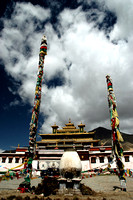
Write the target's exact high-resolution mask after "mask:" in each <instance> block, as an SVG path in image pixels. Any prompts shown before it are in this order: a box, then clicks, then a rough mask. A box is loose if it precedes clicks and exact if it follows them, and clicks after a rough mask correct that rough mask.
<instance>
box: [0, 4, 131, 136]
mask: <svg viewBox="0 0 133 200" xmlns="http://www.w3.org/2000/svg"><path fill="white" fill-rule="evenodd" d="M103 2H104V1H102V4H101V5H100V10H98V8H97V9H95V10H93V9H91V13H92V14H93V12H94V13H95V14H97V16H98V18H97V20H94V19H93V20H92V18H90V19H88V14H87V12H86V11H84V9H82V6H81V5H80V7H78V8H77V9H73V10H72V9H71V10H70V9H64V10H63V11H62V12H61V13H60V14H59V15H58V21H57V22H58V23H57V22H56V25H57V27H56V30H55V28H53V26H52V24H51V23H50V20H49V19H50V17H51V14H50V10H47V9H43V8H41V7H39V6H33V5H31V4H30V3H29V4H23V3H18V4H16V7H15V9H14V12H13V14H12V18H11V20H6V19H5V20H4V29H3V32H2V37H1V45H2V49H3V52H2V54H1V56H2V58H3V61H4V63H5V70H6V71H7V72H8V73H9V74H10V75H11V76H12V77H13V78H14V79H15V80H17V81H20V86H19V88H18V90H17V91H16V92H17V93H18V94H19V95H20V97H21V99H22V100H23V102H27V101H28V102H29V103H30V104H31V105H32V104H33V98H34V88H35V84H36V74H37V65H38V53H39V45H40V40H41V37H42V35H43V33H45V35H46V36H47V40H48V55H47V56H46V58H45V67H44V79H45V81H44V83H43V89H42V101H41V114H42V116H45V121H44V124H43V125H42V127H41V129H40V131H41V132H44V133H48V132H49V131H51V128H50V126H51V125H53V124H54V123H55V122H56V124H57V125H60V126H62V125H64V123H65V122H67V121H68V119H69V118H71V120H72V121H73V122H74V123H75V125H77V124H78V123H80V122H81V121H82V122H83V123H85V124H86V129H87V130H91V129H93V128H96V127H98V126H104V127H107V128H108V127H109V126H110V122H109V111H108V102H107V89H106V88H107V87H106V80H105V76H106V75H107V74H110V75H111V77H112V79H113V84H114V91H115V94H116V99H117V104H118V113H119V115H120V121H121V125H120V126H121V131H125V132H128V133H132V120H133V116H132V112H131V107H132V106H133V101H132V100H131V99H133V91H132V90H133V87H132V85H133V81H132V77H131V76H132V71H133V69H132V61H133V60H132V57H133V56H132V55H131V53H132V46H133V45H132V41H133V39H132V34H131V33H132V28H131V27H132V19H131V15H130V14H129V13H128V11H126V9H125V8H124V6H127V5H126V4H124V3H122V5H121V6H123V12H120V9H119V4H121V3H120V1H118V2H115V1H113V2H114V4H115V5H116V6H114V5H113V3H110V1H107V2H106V1H105V2H104V4H103ZM86 3H87V2H86ZM129 3H130V10H132V9H133V5H132V3H131V2H130V1H129ZM101 7H103V10H101ZM105 8H106V9H105ZM107 9H108V10H109V11H110V12H111V11H112V12H114V13H115V15H116V17H117V20H116V23H115V25H114V26H112V27H111V28H109V31H108V32H107V31H105V29H104V28H100V27H99V26H98V23H101V26H103V27H104V17H105V10H107ZM88 12H89V11H88ZM40 13H41V14H40ZM91 16H92V15H91ZM123 16H126V19H127V21H128V25H127V24H125V22H124V20H122V19H123ZM125 28H126V31H125ZM106 29H107V28H106ZM107 33H108V36H107ZM57 78H58V79H61V80H63V81H62V84H59V85H56V84H55V86H51V87H50V86H49V85H48V83H50V81H52V80H55V79H57ZM46 83H47V85H46Z"/></svg>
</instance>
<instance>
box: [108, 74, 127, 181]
mask: <svg viewBox="0 0 133 200" xmlns="http://www.w3.org/2000/svg"><path fill="white" fill-rule="evenodd" d="M106 81H107V89H108V104H109V111H110V123H111V128H112V153H113V156H115V157H116V164H117V168H118V171H119V173H118V176H119V179H120V181H121V182H122V181H125V182H126V179H125V171H124V164H123V162H122V156H123V148H122V145H121V142H123V138H122V136H121V134H120V129H119V116H118V112H117V105H116V98H115V94H114V91H113V84H112V80H111V78H110V76H109V75H107V76H106Z"/></svg>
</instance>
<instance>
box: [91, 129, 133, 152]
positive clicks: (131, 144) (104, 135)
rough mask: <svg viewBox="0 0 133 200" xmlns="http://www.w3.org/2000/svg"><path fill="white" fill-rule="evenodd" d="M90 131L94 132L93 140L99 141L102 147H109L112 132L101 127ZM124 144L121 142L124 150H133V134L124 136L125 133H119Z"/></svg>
mask: <svg viewBox="0 0 133 200" xmlns="http://www.w3.org/2000/svg"><path fill="white" fill-rule="evenodd" d="M92 131H95V136H94V139H100V140H101V143H103V144H104V145H111V143H112V138H111V135H112V131H111V130H109V129H106V128H103V127H98V128H96V129H94V130H92ZM121 135H122V137H123V139H124V142H122V146H123V148H124V150H131V149H132V150H133V134H132V135H130V134H126V133H121Z"/></svg>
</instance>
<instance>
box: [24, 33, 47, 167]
mask: <svg viewBox="0 0 133 200" xmlns="http://www.w3.org/2000/svg"><path fill="white" fill-rule="evenodd" d="M45 55H47V40H46V37H45V35H44V36H43V37H42V40H41V46H40V52H39V66H38V74H37V82H36V88H35V99H34V106H33V109H32V117H31V123H30V134H29V159H28V167H29V168H31V166H32V159H33V157H34V155H35V148H36V133H37V128H38V116H39V111H40V103H41V89H42V80H43V68H44V59H45Z"/></svg>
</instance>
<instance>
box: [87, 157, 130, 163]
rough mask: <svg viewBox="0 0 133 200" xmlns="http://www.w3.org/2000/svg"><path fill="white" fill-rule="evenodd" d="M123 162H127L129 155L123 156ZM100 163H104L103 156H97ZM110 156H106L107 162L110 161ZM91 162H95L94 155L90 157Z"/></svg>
mask: <svg viewBox="0 0 133 200" xmlns="http://www.w3.org/2000/svg"><path fill="white" fill-rule="evenodd" d="M124 159H125V162H129V156H124ZM99 161H100V163H104V157H99ZM110 161H111V160H110V157H108V162H110ZM91 163H96V157H91Z"/></svg>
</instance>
